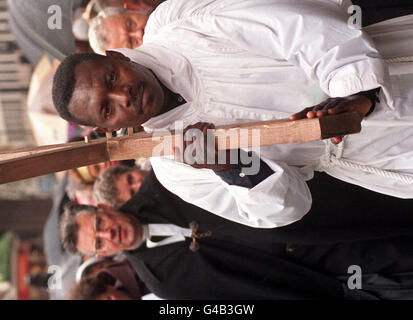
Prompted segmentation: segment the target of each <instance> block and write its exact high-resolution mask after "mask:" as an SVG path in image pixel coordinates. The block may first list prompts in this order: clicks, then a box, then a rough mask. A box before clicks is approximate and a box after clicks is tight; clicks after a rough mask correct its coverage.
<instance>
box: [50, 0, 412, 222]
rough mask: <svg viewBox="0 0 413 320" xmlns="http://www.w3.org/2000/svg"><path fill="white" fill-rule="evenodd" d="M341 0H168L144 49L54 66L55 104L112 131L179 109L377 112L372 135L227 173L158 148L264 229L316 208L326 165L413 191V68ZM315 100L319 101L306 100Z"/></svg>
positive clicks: (231, 119)
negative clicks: (361, 26) (394, 56)
mask: <svg viewBox="0 0 413 320" xmlns="http://www.w3.org/2000/svg"><path fill="white" fill-rule="evenodd" d="M337 2H338V1H333V0H331V1H315V0H307V1H282V0H279V1H268V0H267V1H266V0H259V1H249V0H247V1H243V2H242V3H239V2H238V1H233V0H216V1H193V2H192V1H183V0H177V1H170V2H166V3H164V4H162V5H161V6H160V7H158V8H157V9H156V10H155V11H154V12H153V13H152V15H151V17H150V18H149V20H148V23H147V26H146V29H145V38H144V44H143V45H142V46H141V47H140V48H139V49H137V50H127V49H121V50H118V52H111V53H108V57H103V56H96V55H83V56H80V55H76V56H71V57H69V58H68V59H67V60H65V61H64V62H63V63H62V65H61V66H60V68H59V70H58V71H57V73H56V77H55V82H54V92H53V93H54V101H55V105H56V107H57V109H58V110H59V113H60V114H61V115H62V117H64V118H65V119H67V120H69V121H74V122H77V123H81V124H85V125H95V126H100V127H103V128H108V129H114V128H118V127H125V126H135V125H139V124H142V125H143V127H144V128H145V130H146V131H149V132H151V131H155V130H158V129H174V126H175V122H176V121H182V122H183V125H184V127H187V126H190V125H194V124H196V123H199V122H208V123H213V124H214V125H223V124H234V123H246V122H252V121H264V120H271V119H279V118H286V117H288V116H290V115H291V114H293V113H295V115H294V116H293V118H295V119H297V118H301V117H306V116H308V117H315V116H324V115H327V114H335V113H339V112H346V111H356V112H358V113H359V114H360V116H361V118H363V117H365V116H366V115H367V114H369V113H372V114H371V115H369V116H368V117H367V118H363V119H364V120H363V123H362V124H363V130H362V133H360V134H357V135H353V136H348V137H346V138H345V139H344V142H343V143H341V144H339V145H338V146H337V145H334V144H332V143H331V142H330V141H318V142H314V143H306V144H294V145H279V146H272V147H265V148H261V149H260V152H259V153H260V158H261V160H260V161H261V162H260V163H261V166H260V167H261V169H262V170H261V171H260V172H259V174H258V175H257V177H255V178H254V177H253V176H242V175H241V176H239V173H242V172H240V171H241V169H242V168H240V166H235V167H231V168H229V169H228V168H221V170H220V169H218V170H215V171H214V170H211V169H208V166H204V169H197V168H193V167H191V166H189V165H187V164H184V163H179V162H175V161H173V160H172V159H167V158H153V159H152V166H153V168H154V171H155V173H156V175H157V177H158V179H159V181H160V182H161V183H162V184H163V185H164V186H165V187H166V188H167V189H168V190H170V191H171V192H173V193H175V194H177V195H178V196H179V197H181V198H182V199H184V200H185V201H188V202H190V203H192V204H195V205H197V206H199V207H201V208H203V209H205V210H208V211H211V212H214V213H215V214H217V215H219V216H222V217H225V218H227V219H230V220H233V221H236V222H239V223H243V224H246V225H249V226H253V227H263V228H272V227H278V226H283V225H287V224H289V223H292V222H294V221H297V220H299V219H300V218H302V217H303V215H304V214H305V213H306V212H307V211H308V210H309V208H310V206H311V195H310V192H309V190H308V187H307V185H306V183H305V181H306V180H308V179H311V177H312V175H313V172H314V170H319V171H325V172H327V173H328V174H330V175H332V176H334V177H336V178H338V179H341V180H343V181H347V182H350V183H354V184H357V185H360V186H362V187H365V188H368V189H371V190H374V191H377V192H381V193H385V194H389V195H392V196H396V197H400V198H411V197H412V196H413V183H412V180H413V179H412V176H410V175H409V174H411V173H412V171H413V166H412V163H413V162H412V161H411V160H412V158H413V154H412V152H413V151H412V150H413V145H412V144H413V139H412V136H413V126H412V125H411V121H412V120H413V117H412V116H413V114H412V109H411V108H409V101H411V100H412V99H413V96H412V93H411V92H410V88H409V83H412V80H413V78H412V75H411V74H404V75H399V76H392V77H390V76H389V73H388V70H387V66H386V64H385V62H384V61H383V60H382V58H381V57H380V54H379V52H378V51H377V50H376V49H375V47H374V45H373V43H372V42H371V40H370V39H369V38H368V37H367V36H366V35H365V34H364V33H363V32H362V31H361V30H355V29H352V28H349V26H348V25H347V19H348V16H347V15H346V13H345V11H343V9H342V8H341V7H340V6H339V5H338V4H337ZM129 60H132V61H129ZM134 62H135V63H134ZM390 83H392V84H394V87H395V89H396V90H397V94H396V98H393V97H392V94H391V90H390V87H391V85H390ZM378 88H381V91H380V95H379V98H380V103H378V102H377V97H376V94H377V92H378ZM179 94H180V95H181V96H180V95H179ZM328 96H330V97H333V98H328ZM376 103H377V105H376V106H375V110H374V111H373V109H374V105H375V104H376ZM303 107H308V108H309V109H308V108H307V109H304V112H299V111H300V110H301V109H302V108H303ZM198 128H200V129H207V128H208V126H207V125H198ZM339 140H340V138H338V140H336V141H335V142H339ZM222 169H225V170H222ZM252 179H255V181H251V180H252Z"/></svg>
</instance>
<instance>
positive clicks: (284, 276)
mask: <svg viewBox="0 0 413 320" xmlns="http://www.w3.org/2000/svg"><path fill="white" fill-rule="evenodd" d="M325 195H326V194H325ZM325 202H330V203H331V201H325ZM348 202H349V201H348ZM353 208H354V205H353ZM79 210H80V211H79ZM79 210H77V211H78V213H77V214H72V217H74V221H75V224H76V226H77V227H76V228H73V224H72V225H71V224H70V223H66V222H65V223H66V225H64V224H65V223H64V224H63V225H62V239H63V243H64V245H65V247H66V248H67V249H69V250H72V251H76V250H77V251H81V252H84V253H88V254H90V253H93V252H94V253H97V255H100V256H104V255H107V254H112V253H114V252H116V251H120V250H126V255H127V257H128V259H129V262H130V263H131V265H132V266H133V267H134V269H135V270H136V272H137V274H138V276H139V277H140V278H141V279H142V280H143V281H144V282H145V284H146V285H147V287H148V289H149V290H151V291H152V292H153V293H155V294H156V295H158V296H160V297H162V298H167V299H225V298H227V299H314V298H315V299H323V298H328V299H332V298H333V299H377V298H408V297H411V296H412V294H411V291H412V290H411V289H412V288H413V287H412V283H411V282H412V281H411V280H410V278H411V275H410V274H409V273H408V272H409V271H410V270H413V261H411V260H412V259H410V257H412V254H413V245H412V243H413V242H412V240H413V236H412V235H411V234H412V232H413V231H408V226H406V228H405V229H404V228H392V229H389V230H386V228H380V223H378V224H377V226H376V227H373V228H372V229H373V232H370V229H369V228H366V225H365V226H364V227H365V228H364V229H365V230H364V232H362V230H361V228H356V229H355V230H356V231H354V232H352V230H351V229H347V228H346V227H344V231H341V232H340V230H343V228H339V226H337V228H336V227H335V226H334V225H333V227H332V229H331V230H330V232H329V234H328V235H327V232H326V233H324V234H323V232H320V233H319V232H318V231H322V230H324V229H326V228H327V225H326V224H325V223H326V222H323V220H321V222H320V226H321V227H320V228H317V224H316V223H312V222H311V221H310V220H308V221H310V222H311V223H309V222H308V221H306V220H304V223H302V224H300V223H297V224H293V225H291V226H288V227H286V228H277V229H255V228H250V227H247V226H243V225H240V224H236V223H234V222H231V221H229V220H225V219H222V218H220V217H218V216H216V215H213V214H211V213H209V212H206V211H204V210H202V209H200V208H197V207H195V206H193V205H191V204H189V203H185V202H183V201H182V200H181V199H179V198H178V197H176V196H175V195H174V194H172V193H170V192H169V191H167V190H166V189H165V188H163V187H162V185H160V183H159V182H158V181H157V179H156V177H155V175H154V174H153V172H151V173H149V174H148V176H147V178H146V180H145V181H144V183H143V184H142V186H141V189H140V191H139V192H138V193H137V194H135V195H134V197H133V198H132V199H131V200H130V201H128V202H127V203H126V204H125V205H124V206H123V207H122V208H121V209H120V210H121V211H122V212H118V211H115V210H113V209H111V208H109V207H106V206H103V207H101V208H100V210H97V211H96V210H95V209H93V208H87V207H86V208H84V207H81V208H80V209H79ZM81 211H83V213H82V212H81ZM79 212H80V214H79ZM96 212H97V213H96ZM332 214H333V212H332ZM352 215H353V214H352V213H351V212H349V216H350V217H351V216H352ZM65 216H66V217H67V216H69V214H67V213H65ZM343 217H344V215H343ZM63 220H67V219H66V218H65V219H63ZM95 220H96V223H95ZM328 220H329V218H327V219H326V220H325V221H328ZM332 220H333V219H330V221H332ZM339 220H342V221H344V220H345V219H344V218H343V219H341V218H339ZM361 220H362V219H361ZM361 220H360V222H361ZM406 221H408V219H407V218H406ZM160 224H161V225H162V226H163V227H161V229H159V228H158V227H156V226H159V225H160ZM372 224H373V225H374V222H373V223H372ZM171 225H172V226H175V230H172V231H173V232H172V233H171V232H170V231H171V230H168V227H170V226H171ZM356 225H357V221H356ZM154 226H155V227H154ZM295 226H297V227H295ZM360 226H361V224H360ZM95 228H96V230H97V232H96V234H95ZM157 228H158V229H157ZM75 229H76V230H77V235H75V236H71V235H73V232H72V233H71V232H70V231H71V230H72V231H73V230H75ZM156 229H157V230H156ZM162 229H163V230H162ZM169 229H174V228H169ZM190 229H192V230H190ZM410 230H412V228H410ZM336 231H337V232H336ZM311 234H313V235H315V236H314V237H311ZM348 234H350V236H348ZM301 235H302V237H301ZM351 235H353V236H354V238H355V239H357V238H358V239H363V241H355V240H352V239H351ZM341 237H343V242H341V243H338V242H339V240H340V238H341ZM335 238H336V240H335V241H334V239H335ZM312 242H314V243H318V244H312ZM70 248H71V249H70ZM95 248H96V249H95ZM354 265H355V266H358V267H360V268H361V271H362V276H363V277H362V280H363V283H362V288H363V289H364V290H350V289H349V288H348V286H347V282H348V280H349V278H350V277H351V276H352V275H351V274H348V270H349V267H350V266H354ZM403 277H404V278H403ZM363 286H364V287H363Z"/></svg>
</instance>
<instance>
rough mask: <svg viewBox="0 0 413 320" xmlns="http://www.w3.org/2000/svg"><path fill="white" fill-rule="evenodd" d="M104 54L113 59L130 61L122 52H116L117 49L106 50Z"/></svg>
mask: <svg viewBox="0 0 413 320" xmlns="http://www.w3.org/2000/svg"><path fill="white" fill-rule="evenodd" d="M106 56H107V57H110V58H113V59H119V60H124V61H130V59H129V58H128V57H126V56H124V55H123V54H122V53H120V52H117V51H112V50H106Z"/></svg>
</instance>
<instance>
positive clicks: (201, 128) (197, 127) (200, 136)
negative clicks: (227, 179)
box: [175, 122, 234, 171]
mask: <svg viewBox="0 0 413 320" xmlns="http://www.w3.org/2000/svg"><path fill="white" fill-rule="evenodd" d="M213 129H215V126H214V125H213V124H211V123H205V122H198V123H196V124H194V125H191V126H188V127H186V128H185V129H184V131H183V137H184V141H183V151H182V153H181V152H180V151H181V150H180V149H179V147H175V161H179V162H184V163H187V164H189V165H191V166H192V167H194V168H197V169H202V168H205V169H211V170H214V171H224V170H228V169H230V168H232V167H234V165H231V164H230V150H227V151H226V154H225V161H226V163H224V164H218V150H217V149H216V145H215V142H214V139H215V138H214V136H213V134H212V132H211V131H212V130H213ZM208 130H211V131H210V133H209V135H208ZM185 140H188V141H185ZM208 140H209V143H208ZM208 160H209V161H208ZM208 162H209V163H208ZM211 162H213V163H211Z"/></svg>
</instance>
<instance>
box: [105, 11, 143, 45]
mask: <svg viewBox="0 0 413 320" xmlns="http://www.w3.org/2000/svg"><path fill="white" fill-rule="evenodd" d="M148 18H149V14H148V13H145V12H139V11H126V12H123V13H120V14H116V15H112V16H110V17H108V18H106V19H105V21H104V23H103V26H102V28H104V30H106V35H105V36H106V40H107V43H106V48H105V50H110V49H116V48H129V49H135V48H137V47H139V46H140V45H141V44H142V40H143V34H144V29H145V26H146V22H147V21H148Z"/></svg>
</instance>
